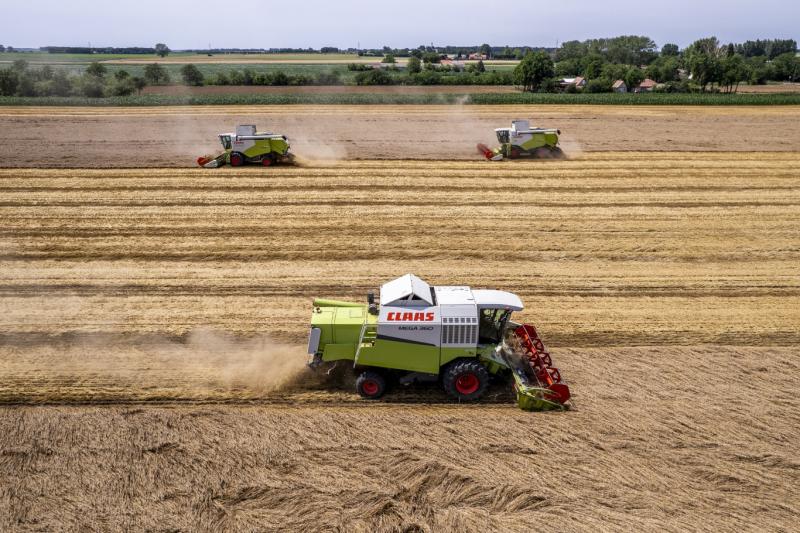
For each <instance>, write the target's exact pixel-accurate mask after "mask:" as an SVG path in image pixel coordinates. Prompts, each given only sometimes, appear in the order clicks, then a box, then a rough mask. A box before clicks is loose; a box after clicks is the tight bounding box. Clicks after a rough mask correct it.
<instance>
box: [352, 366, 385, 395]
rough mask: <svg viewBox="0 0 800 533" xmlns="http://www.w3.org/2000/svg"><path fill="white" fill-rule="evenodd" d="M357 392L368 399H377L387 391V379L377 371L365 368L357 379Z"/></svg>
mask: <svg viewBox="0 0 800 533" xmlns="http://www.w3.org/2000/svg"><path fill="white" fill-rule="evenodd" d="M356 392H358V394H359V396H361V397H362V398H366V399H367V400H377V399H378V398H380V397H381V396H383V393H385V392H386V379H384V377H383V376H381V375H380V374H378V373H377V372H373V371H372V370H365V371H364V372H362V373H361V374H360V375H359V376H358V379H356Z"/></svg>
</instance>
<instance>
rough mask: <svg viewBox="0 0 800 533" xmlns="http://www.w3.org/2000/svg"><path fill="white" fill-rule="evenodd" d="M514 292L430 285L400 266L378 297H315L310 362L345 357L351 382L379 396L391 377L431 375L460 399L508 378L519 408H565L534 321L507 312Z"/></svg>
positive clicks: (515, 301) (566, 394)
mask: <svg viewBox="0 0 800 533" xmlns="http://www.w3.org/2000/svg"><path fill="white" fill-rule="evenodd" d="M522 308H523V307H522V302H521V301H520V299H519V297H518V296H516V295H515V294H512V293H510V292H505V291H497V290H473V289H470V288H469V287H463V286H446V287H432V286H430V285H428V284H427V283H426V282H424V281H423V280H421V279H420V278H418V277H417V276H414V275H413V274H407V275H405V276H402V277H400V278H397V279H395V280H393V281H390V282H388V283H386V284H384V285H383V286H382V287H381V290H380V301H379V303H376V302H375V298H374V295H373V294H369V295H368V297H367V303H365V304H360V303H350V302H342V301H336V300H324V299H316V300H314V302H313V312H312V314H311V332H310V335H309V340H308V353H309V356H310V361H309V366H311V367H312V368H316V367H318V366H319V365H321V364H323V363H327V362H334V361H346V362H348V363H352V365H353V368H354V369H355V371H356V373H357V375H358V377H357V379H356V390H357V392H358V393H359V394H360V395H361V396H362V397H364V398H368V399H377V398H380V397H381V396H382V395H383V394H384V392H385V391H386V389H387V386H388V385H390V384H391V383H399V384H403V385H409V384H411V383H415V382H420V383H424V382H438V383H440V384H441V386H442V387H443V388H444V390H445V392H446V393H447V394H448V395H450V396H451V397H452V398H454V399H457V400H460V401H473V400H478V399H479V398H480V397H481V396H483V394H484V393H485V392H486V389H487V387H488V385H489V381H490V379H492V378H493V377H499V378H511V379H513V382H514V389H515V391H516V396H517V404H518V405H519V407H520V408H522V409H525V410H529V411H545V410H553V409H560V410H563V409H567V408H569V405H570V403H569V400H570V391H569V387H568V386H567V384H566V383H565V382H564V381H563V380H562V379H561V375H560V373H559V371H558V369H557V368H555V367H553V363H552V359H551V357H550V354H549V353H548V352H547V350H546V349H545V347H544V345H543V344H542V341H541V339H540V338H539V336H538V334H537V333H536V329H535V328H534V327H533V326H530V325H527V324H517V323H514V322H512V321H511V320H510V317H511V313H513V312H514V311H521V310H522Z"/></svg>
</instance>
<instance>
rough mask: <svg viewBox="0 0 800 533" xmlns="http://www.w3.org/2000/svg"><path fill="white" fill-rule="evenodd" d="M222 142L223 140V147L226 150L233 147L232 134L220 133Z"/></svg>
mask: <svg viewBox="0 0 800 533" xmlns="http://www.w3.org/2000/svg"><path fill="white" fill-rule="evenodd" d="M219 140H220V142H222V147H223V148H225V149H226V150H230V149H231V136H230V135H220V136H219Z"/></svg>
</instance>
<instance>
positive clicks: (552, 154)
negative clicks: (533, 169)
mask: <svg viewBox="0 0 800 533" xmlns="http://www.w3.org/2000/svg"><path fill="white" fill-rule="evenodd" d="M494 131H495V133H496V134H497V140H498V141H499V142H500V146H499V147H497V148H495V149H494V150H492V149H491V148H489V147H488V146H486V145H485V144H479V145H478V152H480V153H481V154H483V156H484V157H485V158H486V159H488V160H490V161H502V160H503V159H520V158H532V159H563V158H564V152H563V151H562V150H561V148H559V146H558V136H559V135H561V130H556V129H552V128H531V126H530V123H529V122H528V121H527V120H513V121H512V122H511V127H510V128H497V129H495V130H494Z"/></svg>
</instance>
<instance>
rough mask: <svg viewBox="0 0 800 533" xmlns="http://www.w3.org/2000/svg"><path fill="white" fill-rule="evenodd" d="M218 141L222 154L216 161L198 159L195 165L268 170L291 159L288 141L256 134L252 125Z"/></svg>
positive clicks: (267, 133) (205, 157)
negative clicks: (260, 167)
mask: <svg viewBox="0 0 800 533" xmlns="http://www.w3.org/2000/svg"><path fill="white" fill-rule="evenodd" d="M219 141H220V143H222V147H223V148H224V149H225V151H224V152H222V153H221V154H220V155H218V156H216V157H209V156H201V157H198V158H197V164H198V165H200V166H201V167H204V168H218V167H221V166H223V165H226V164H228V165H230V166H232V167H240V166H242V165H244V164H245V163H255V164H258V165H263V166H265V167H268V166H270V165H274V164H275V163H292V162H293V161H294V156H293V155H292V154H290V153H289V139H288V138H287V137H286V135H279V134H277V133H269V132H261V133H259V132H257V131H256V127H255V126H254V125H252V124H248V125H243V126H236V132H235V133H220V134H219Z"/></svg>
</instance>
